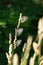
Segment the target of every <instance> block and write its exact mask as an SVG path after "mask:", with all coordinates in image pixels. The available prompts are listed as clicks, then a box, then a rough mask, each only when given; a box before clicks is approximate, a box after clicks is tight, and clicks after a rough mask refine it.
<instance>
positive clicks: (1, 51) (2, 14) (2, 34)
mask: <svg viewBox="0 0 43 65" xmlns="http://www.w3.org/2000/svg"><path fill="white" fill-rule="evenodd" d="M20 12H22V14H23V15H26V16H28V20H27V21H26V22H25V23H23V24H21V25H20V27H23V29H24V31H23V33H22V35H21V36H20V37H18V39H22V45H20V47H19V48H17V50H16V51H15V52H17V53H18V54H19V57H20V58H21V54H22V53H21V51H22V47H23V43H24V42H26V40H27V37H28V35H32V36H33V40H35V38H36V35H37V30H38V28H37V26H38V20H39V18H40V17H42V16H43V0H0V65H7V58H6V55H5V53H6V52H8V47H9V44H8V40H9V39H8V36H9V33H11V34H12V40H13V38H14V31H15V27H16V26H17V23H18V18H19V14H20ZM42 50H43V49H42ZM19 52H20V53H19ZM42 53H43V52H42ZM32 54H33V51H32V53H31V55H32ZM36 65H37V63H36Z"/></svg>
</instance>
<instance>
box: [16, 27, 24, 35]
mask: <svg viewBox="0 0 43 65" xmlns="http://www.w3.org/2000/svg"><path fill="white" fill-rule="evenodd" d="M22 32H23V28H20V29H18V30H17V35H18V36H20V35H21V33H22Z"/></svg>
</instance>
